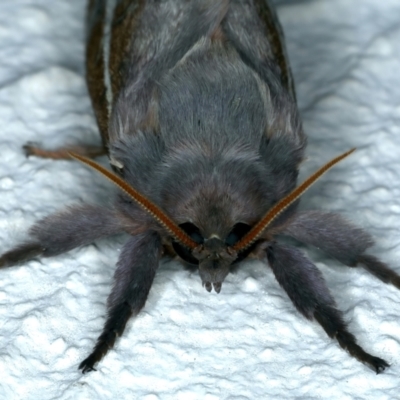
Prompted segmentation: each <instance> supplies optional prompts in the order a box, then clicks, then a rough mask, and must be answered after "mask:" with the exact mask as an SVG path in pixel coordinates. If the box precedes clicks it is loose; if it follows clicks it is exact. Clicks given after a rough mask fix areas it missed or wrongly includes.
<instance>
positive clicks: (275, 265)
mask: <svg viewBox="0 0 400 400" xmlns="http://www.w3.org/2000/svg"><path fill="white" fill-rule="evenodd" d="M266 252H267V258H268V262H269V265H270V266H271V268H272V270H273V272H274V274H275V277H276V279H277V281H278V282H279V284H280V285H281V286H282V287H283V289H284V290H285V291H286V293H287V294H288V296H289V297H290V299H291V300H292V302H293V304H294V305H295V307H296V308H297V309H298V310H299V311H300V312H301V313H302V314H303V315H304V316H305V317H306V318H308V319H316V320H317V321H318V322H319V324H320V325H321V326H322V328H323V329H324V330H325V332H326V333H327V334H328V335H329V336H330V337H331V338H335V339H336V340H337V341H338V342H339V344H340V346H341V347H342V348H343V349H345V350H347V351H348V352H349V353H350V355H352V356H353V357H355V358H356V359H357V360H359V361H361V362H363V363H365V364H367V365H369V366H370V367H371V368H373V369H374V370H375V371H376V373H377V374H379V373H380V372H382V371H383V370H384V369H385V368H386V367H388V366H389V364H388V363H387V362H386V361H385V360H382V359H381V358H378V357H374V356H372V355H371V354H368V353H367V352H365V351H364V350H363V349H362V348H361V347H360V346H359V345H358V344H357V342H356V338H355V337H354V336H353V335H352V334H351V333H350V332H349V331H348V330H347V326H346V324H345V322H344V321H343V316H342V313H341V312H340V311H339V310H338V309H337V308H336V304H335V301H334V299H333V298H332V296H331V294H330V293H329V290H328V288H327V286H326V284H325V282H324V279H323V277H322V274H321V272H320V271H319V270H318V269H317V267H316V266H315V265H314V264H313V263H312V262H311V261H309V260H308V259H307V258H306V257H305V256H304V255H303V254H302V253H301V252H300V251H299V250H297V249H296V248H293V247H290V246H286V245H282V244H277V243H271V245H270V246H269V247H267V249H266Z"/></svg>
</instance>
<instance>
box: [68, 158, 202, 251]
mask: <svg viewBox="0 0 400 400" xmlns="http://www.w3.org/2000/svg"><path fill="white" fill-rule="evenodd" d="M69 154H70V155H71V157H73V158H75V159H77V160H79V161H80V162H82V163H83V164H86V165H89V166H90V167H92V168H93V169H95V170H96V171H98V172H100V173H101V174H102V175H104V176H105V177H106V178H108V179H109V180H110V181H111V182H113V183H114V184H115V185H117V186H118V187H119V188H120V189H121V190H123V191H124V192H125V193H126V194H127V195H129V197H131V198H132V199H133V200H134V201H135V202H136V203H137V204H138V205H139V206H140V207H142V208H143V209H144V210H145V211H146V212H148V213H149V214H151V215H152V216H153V217H154V218H155V219H156V220H157V221H158V222H159V223H160V224H161V225H162V226H163V227H164V228H165V229H167V230H168V232H169V233H170V234H171V235H172V236H173V237H174V238H175V239H176V240H177V241H179V242H180V243H182V244H183V245H184V246H186V247H188V248H189V249H194V248H195V247H197V246H198V244H197V243H196V242H195V241H194V240H192V239H191V238H190V237H189V236H188V235H187V234H186V232H184V231H183V230H182V229H181V228H179V226H178V225H176V224H175V223H174V222H173V221H172V219H171V218H169V217H168V216H167V215H166V214H165V213H164V212H163V211H162V210H160V208H159V207H158V206H156V205H155V204H154V203H153V202H151V201H150V200H149V199H147V198H146V197H145V196H143V195H142V194H140V193H139V192H138V191H137V190H136V189H134V188H133V187H132V186H130V185H129V184H128V183H126V182H125V181H124V180H123V179H122V178H120V177H119V176H118V175H116V174H114V173H113V172H111V171H109V170H107V169H106V168H104V167H102V166H101V165H100V164H97V163H96V162H95V161H93V160H90V159H89V158H86V157H83V156H81V155H79V154H76V153H69Z"/></svg>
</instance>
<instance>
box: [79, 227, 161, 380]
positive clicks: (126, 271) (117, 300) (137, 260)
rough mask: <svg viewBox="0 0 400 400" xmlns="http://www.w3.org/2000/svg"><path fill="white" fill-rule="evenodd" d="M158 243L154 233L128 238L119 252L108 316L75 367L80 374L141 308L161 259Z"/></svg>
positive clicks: (110, 344) (101, 353)
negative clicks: (83, 358) (82, 358)
mask: <svg viewBox="0 0 400 400" xmlns="http://www.w3.org/2000/svg"><path fill="white" fill-rule="evenodd" d="M161 249H162V246H161V240H160V237H159V235H158V234H157V233H155V232H146V233H143V234H140V235H137V236H133V237H131V238H130V239H129V240H128V242H127V243H126V244H125V246H124V248H123V249H122V252H121V255H120V258H119V261H118V264H117V269H116V271H115V276H114V279H115V281H114V287H113V289H112V291H111V294H110V296H109V297H108V317H107V320H106V323H105V325H104V328H103V332H102V334H101V335H100V336H99V338H98V339H97V343H96V346H95V347H94V349H93V351H92V353H91V354H90V355H89V357H87V358H86V359H85V360H83V361H82V362H81V364H80V365H79V369H81V370H82V372H83V373H85V372H89V371H92V370H94V365H95V364H96V363H97V362H98V361H100V360H101V359H102V358H103V357H104V355H105V354H106V353H107V352H108V350H109V349H111V348H112V347H113V346H114V343H115V340H116V338H117V337H118V336H121V335H122V333H123V331H124V329H125V325H126V323H127V322H128V319H129V318H130V317H131V315H137V314H138V313H139V311H140V310H141V309H142V308H143V306H144V305H145V302H146V300H147V296H148V294H149V291H150V288H151V285H152V283H153V279H154V276H155V273H156V270H157V268H158V263H159V259H160V256H161Z"/></svg>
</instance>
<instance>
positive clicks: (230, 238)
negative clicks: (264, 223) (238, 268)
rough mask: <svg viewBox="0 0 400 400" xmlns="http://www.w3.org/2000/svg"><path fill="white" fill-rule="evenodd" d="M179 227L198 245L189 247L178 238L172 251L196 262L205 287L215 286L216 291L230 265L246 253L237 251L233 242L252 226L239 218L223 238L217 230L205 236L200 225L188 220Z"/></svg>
mask: <svg viewBox="0 0 400 400" xmlns="http://www.w3.org/2000/svg"><path fill="white" fill-rule="evenodd" d="M179 227H180V228H181V229H183V230H184V231H185V232H186V233H187V234H188V235H189V236H190V237H191V239H193V240H194V241H195V242H196V243H197V244H198V246H196V247H195V248H193V249H188V248H186V247H184V246H182V245H181V244H180V243H179V242H176V241H174V242H173V248H174V250H175V252H176V253H177V254H178V256H179V257H180V258H182V259H183V260H184V261H186V262H187V263H189V264H193V265H198V268H199V273H200V278H201V280H202V283H203V286H204V287H205V288H206V289H207V291H209V292H210V291H211V290H212V288H214V290H215V291H216V292H217V293H219V292H220V291H221V286H222V283H223V281H224V279H225V278H226V276H227V275H228V273H229V271H230V268H231V265H232V264H233V263H235V262H238V261H240V260H242V259H243V258H245V257H246V256H247V254H248V253H249V251H245V252H241V253H240V254H238V252H237V251H235V250H234V249H233V248H232V246H233V245H234V244H235V243H237V242H238V241H239V240H240V239H241V238H242V237H243V236H244V235H245V234H246V233H247V232H249V231H250V230H251V226H250V225H247V224H245V223H241V222H239V223H237V224H235V225H234V226H233V228H232V230H231V231H230V232H229V234H228V235H227V236H226V238H221V237H219V236H218V235H217V234H211V235H210V236H209V237H208V238H204V237H203V235H202V234H201V232H200V229H199V228H198V227H197V226H196V225H194V224H192V223H190V222H186V223H183V224H181V225H179ZM249 250H251V248H250V249H249Z"/></svg>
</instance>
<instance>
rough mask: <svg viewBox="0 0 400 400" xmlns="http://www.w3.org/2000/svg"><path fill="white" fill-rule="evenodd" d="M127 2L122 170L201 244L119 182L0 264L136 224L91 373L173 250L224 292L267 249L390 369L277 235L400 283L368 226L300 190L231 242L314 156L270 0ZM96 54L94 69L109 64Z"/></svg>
mask: <svg viewBox="0 0 400 400" xmlns="http://www.w3.org/2000/svg"><path fill="white" fill-rule="evenodd" d="M91 4H92V7H91V8H90V10H91V14H90V15H89V18H88V21H89V32H90V31H91V29H95V28H94V27H95V26H97V25H99V24H100V25H101V22H102V21H101V16H102V15H103V12H102V11H104V9H105V7H106V6H107V2H106V0H96V1H92V2H91ZM121 5H127V7H126V10H123V13H121V15H122V17H120V18H122V20H120V21H114V22H113V24H114V25H112V26H108V27H105V28H104V29H103V30H102V31H103V32H111V33H112V34H114V33H115V32H116V31H117V28H118V27H120V26H123V22H124V20H123V19H124V18H126V21H128V23H127V26H130V27H131V29H132V32H125V33H126V35H125V36H124V35H121V32H117V33H118V34H119V35H121V36H118V37H117V38H120V37H123V39H124V40H123V41H121V43H122V42H123V43H125V42H126V43H128V45H127V48H122V49H117V50H113V48H110V57H114V58H113V59H112V60H111V58H110V60H109V61H110V63H105V64H106V65H111V64H112V63H111V61H115V60H117V61H118V60H120V61H121V60H122V61H121V62H120V63H116V65H117V67H115V68H117V70H115V71H112V72H113V74H114V75H113V77H114V78H115V76H117V77H118V78H120V80H121V82H118V84H119V83H121V87H120V88H119V89H118V90H119V91H118V93H114V95H115V96H114V100H113V104H107V107H106V108H108V109H109V108H111V118H110V122H109V129H108V134H105V135H104V136H105V140H106V141H107V139H109V142H108V150H109V156H110V159H111V160H113V161H112V164H113V165H114V167H115V168H116V169H119V171H118V172H119V173H120V174H121V176H123V177H124V179H125V181H126V182H127V183H129V184H130V185H131V186H132V187H133V188H135V189H136V190H138V191H139V192H140V193H141V194H142V195H144V196H145V197H147V198H148V199H149V200H151V201H152V202H154V203H155V204H156V205H157V206H158V207H159V208H160V209H161V210H163V212H165V214H167V215H168V216H169V217H170V218H171V219H172V220H173V221H174V222H175V223H176V224H177V225H178V224H180V225H182V229H183V226H185V229H187V231H188V232H187V234H188V235H191V239H192V240H194V241H195V244H197V245H198V246H197V247H196V248H195V249H194V250H193V251H189V250H188V249H185V248H183V247H182V246H181V247H179V246H180V244H179V243H177V242H176V241H175V240H174V238H173V237H171V235H170V233H169V232H168V231H166V229H165V228H163V226H161V225H160V224H159V223H158V222H157V219H155V218H153V217H152V216H151V215H150V214H149V213H147V212H145V211H144V210H143V209H142V208H140V207H139V206H138V205H136V203H134V202H133V201H132V199H131V198H130V197H128V196H127V195H126V194H125V193H118V194H117V195H116V198H115V203H114V205H113V207H110V208H103V207H99V206H76V207H72V208H69V209H66V210H64V211H62V212H60V213H58V214H54V215H51V216H49V217H47V218H45V219H43V220H41V221H39V222H38V223H36V224H35V225H34V226H33V228H32V229H31V230H30V236H31V238H30V240H29V241H28V242H27V243H25V244H22V245H20V246H17V247H16V248H14V249H12V250H11V251H9V252H7V253H5V254H3V255H2V256H1V257H0V267H6V266H11V265H14V264H17V263H21V262H25V261H27V260H29V259H31V258H34V257H39V256H53V255H57V254H61V253H63V252H66V251H69V250H71V249H73V248H75V247H77V246H82V245H86V244H88V243H91V242H92V241H94V240H96V239H98V238H101V237H105V236H109V235H113V234H116V233H119V232H125V233H128V234H129V235H130V238H129V239H128V241H127V243H126V244H125V246H124V248H123V250H122V252H121V255H120V258H119V261H118V264H117V270H116V272H115V278H114V281H115V283H114V287H113V290H112V292H111V294H110V296H109V298H108V317H107V321H106V323H105V326H104V329H103V332H102V334H101V335H100V337H99V338H98V341H97V344H96V346H95V348H94V350H93V352H92V353H91V354H90V355H89V357H87V358H86V359H85V360H84V361H83V362H82V363H81V364H80V368H81V369H82V370H83V372H87V371H90V370H92V369H94V365H95V363H97V362H98V361H99V360H100V359H101V358H102V357H103V356H104V355H105V354H106V353H107V351H108V350H109V348H111V347H112V346H113V345H114V342H115V339H116V337H117V336H118V335H121V334H122V332H123V330H124V327H125V324H126V322H127V320H128V319H129V317H130V316H131V315H132V314H137V313H138V312H139V310H140V309H141V308H142V307H143V306H144V304H145V301H146V298H147V295H148V293H149V291H150V288H151V284H152V282H153V278H154V275H155V273H156V270H157V267H158V262H159V259H160V257H161V252H162V249H163V248H164V250H168V251H169V252H171V251H174V250H175V251H176V253H177V254H179V255H180V256H181V257H182V258H183V259H184V260H185V261H187V262H192V263H194V264H197V265H198V268H199V274H200V277H201V280H202V283H203V285H204V286H205V287H206V289H207V290H208V291H211V290H212V288H214V290H215V291H217V292H219V291H220V290H221V285H222V283H223V280H224V279H225V277H226V275H227V274H228V273H229V270H230V268H231V265H232V263H233V262H235V261H238V260H241V259H244V258H246V257H247V256H248V253H250V252H251V251H252V252H253V253H254V254H256V255H258V256H259V257H260V258H262V259H265V256H267V259H268V262H269V264H270V266H271V268H272V270H273V271H274V274H275V276H276V278H277V280H278V282H279V283H280V285H281V286H282V287H283V288H284V289H285V291H286V292H287V294H288V296H289V297H290V298H291V300H292V302H293V303H294V305H295V306H296V308H297V309H298V310H299V311H300V312H301V313H302V314H303V315H305V316H306V317H307V318H309V319H315V320H317V321H318V322H319V323H320V324H321V326H322V327H323V328H324V330H325V331H326V332H327V334H328V335H329V336H330V337H333V338H336V339H337V340H338V342H339V344H340V345H341V346H342V347H343V348H345V349H347V350H348V351H349V352H350V354H351V355H353V356H354V357H356V358H357V359H358V360H360V361H362V362H365V363H366V364H368V365H369V366H370V367H372V368H373V369H374V370H375V371H376V372H377V373H378V372H381V371H383V369H384V368H385V367H387V366H388V364H387V363H386V362H385V361H384V360H382V359H380V358H377V357H373V356H371V355H369V354H368V353H366V352H365V351H364V350H363V349H362V348H361V347H360V346H359V345H358V344H357V343H356V340H355V338H354V336H353V335H352V334H351V333H349V332H348V331H347V328H346V325H345V323H344V322H343V319H342V315H341V313H340V312H339V311H338V310H337V309H336V306H335V302H334V300H333V298H332V296H331V295H330V294H329V291H328V289H327V287H326V285H325V283H324V281H323V278H322V275H321V273H320V272H319V271H318V270H317V268H316V267H315V266H314V265H313V264H312V263H311V262H310V261H309V260H307V259H306V258H305V257H304V256H303V255H302V254H301V252H299V251H298V250H296V249H295V248H292V247H288V246H285V245H281V244H279V243H277V242H276V240H279V237H278V236H277V235H278V234H283V235H288V236H291V237H293V238H295V239H297V240H299V241H301V242H304V243H306V244H308V245H312V246H317V247H319V248H321V250H323V251H325V252H327V253H328V254H330V255H331V256H333V257H335V258H336V259H338V260H339V261H341V262H343V263H345V264H347V265H350V266H355V265H357V264H362V265H363V266H364V268H365V269H366V270H368V271H370V272H371V273H372V274H374V275H375V276H377V277H378V278H379V279H381V280H382V281H384V282H391V283H393V284H394V285H395V286H396V287H398V288H400V277H399V276H398V275H397V274H396V273H395V272H394V271H391V270H390V269H389V268H388V267H387V266H386V265H385V264H383V263H382V262H380V261H379V260H377V259H376V258H374V257H373V256H369V255H366V254H365V250H366V249H367V248H368V247H369V246H371V244H372V239H371V237H370V236H369V235H368V234H367V233H365V232H364V231H362V230H361V229H359V228H357V227H354V226H353V225H352V224H350V223H349V222H347V221H345V220H344V219H342V218H340V217H338V216H337V215H335V214H331V213H323V212H318V211H307V212H297V205H298V202H297V201H296V202H295V203H294V204H292V205H291V206H290V207H289V208H288V209H287V210H286V211H285V212H284V213H282V215H280V216H279V218H277V219H276V220H275V221H274V223H273V224H272V225H271V226H269V227H268V228H267V229H266V231H265V232H263V234H262V235H261V236H260V237H259V239H258V241H257V242H256V243H255V244H254V245H253V246H252V247H251V248H249V249H248V251H247V250H246V251H247V252H245V251H243V252H242V253H238V254H237V253H236V251H235V250H233V248H232V246H234V244H235V243H237V241H238V240H240V238H241V237H243V234H245V233H244V232H245V231H247V232H248V229H247V228H251V227H252V226H254V225H255V224H256V223H257V222H258V221H259V220H260V219H261V218H262V216H263V215H264V214H265V213H266V212H267V211H268V210H269V209H270V208H271V206H272V205H274V204H276V203H277V202H278V201H279V200H281V199H282V198H283V197H284V196H285V195H287V194H288V193H289V192H290V191H291V190H293V189H294V188H295V186H296V183H297V176H298V168H299V165H300V163H301V161H302V160H303V158H304V150H305V146H306V137H305V135H304V132H303V129H302V125H301V120H300V117H299V112H298V110H297V105H296V100H295V93H294V89H293V86H292V77H291V73H290V68H289V65H288V62H287V59H286V57H285V48H284V43H283V42H282V41H281V39H282V34H281V29H280V25H279V22H278V21H277V19H276V15H275V12H274V10H273V9H272V8H271V6H270V5H269V4H268V3H267V2H266V1H264V0H232V1H228V0H220V1H214V0H193V1H187V0H163V1H160V0H146V1H144V2H143V1H134V0H132V1H131V2H123V1H117V8H118V7H119V6H121ZM138 15H139V17H140V18H139V17H138ZM130 18H131V19H132V21H133V20H134V21H133V22H132V21H131V20H130ZM135 18H138V19H137V20H136V19H135ZM110 20H111V19H110ZM97 38H98V37H97ZM126 38H128V39H129V40H127V41H126ZM92 39H96V35H94V36H93V38H92ZM103 39H104V38H103ZM92 43H94V44H93V46H94V47H93V48H90V50H93V51H94V54H95V55H96V54H97V52H99V53H101V51H100V50H101V49H99V48H96V47H95V46H96V43H97V45H98V46H101V40H92ZM99 43H100V44H99ZM117 47H118V46H117ZM113 51H115V53H113ZM118 51H119V53H118ZM95 59H96V57H94V58H93V59H91V62H92V63H93V65H92V64H91V65H90V68H89V70H88V71H89V74H90V73H92V74H93V75H91V76H90V77H91V78H93V77H96V76H97V75H96V73H98V69H99V68H97V67H98V66H99V65H98V64H97V65H96V60H95ZM99 59H100V60H102V57H99ZM113 65H114V64H113ZM110 68H111V67H110ZM90 71H92V72H90ZM108 72H109V71H106V73H108ZM100 75H101V74H100ZM110 76H111V75H110ZM96 79H97V78H96ZM96 79H94V80H95V81H96ZM117 80H118V79H117ZM117 80H115V81H114V83H115V82H116V81H117ZM95 83H96V82H95ZM99 83H102V82H99ZM117 86H118V85H116V87H117ZM98 87H99V88H100V90H99V92H98V96H99V98H95V97H96V96H95V95H94V94H93V93H97V89H98V88H97V85H95V84H94V85H93V87H92V89H93V90H92V91H91V93H92V92H93V93H92V96H93V98H92V100H94V101H93V104H94V105H95V106H96V104H97V109H96V112H100V113H101V111H99V110H102V109H103V108H104V107H102V106H104V103H102V101H103V100H104V99H103V98H102V96H103V95H104V93H102V92H104V90H103V89H102V88H103V87H104V85H102V84H101V85H98ZM103 97H104V96H103ZM95 108H96V107H95ZM98 117H99V115H98ZM99 125H100V122H99ZM241 235H242V236H241ZM172 249H174V250H172Z"/></svg>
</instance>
